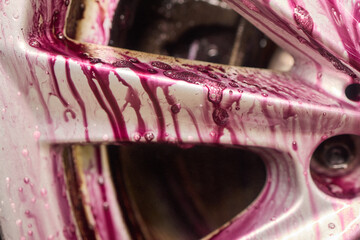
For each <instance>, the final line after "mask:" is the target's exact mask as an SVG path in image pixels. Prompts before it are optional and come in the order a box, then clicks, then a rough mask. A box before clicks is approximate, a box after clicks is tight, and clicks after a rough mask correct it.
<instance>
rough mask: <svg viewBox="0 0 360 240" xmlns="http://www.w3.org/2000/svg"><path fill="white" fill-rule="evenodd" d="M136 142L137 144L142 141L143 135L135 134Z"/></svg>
mask: <svg viewBox="0 0 360 240" xmlns="http://www.w3.org/2000/svg"><path fill="white" fill-rule="evenodd" d="M134 140H135V141H136V142H138V141H140V140H141V135H140V134H139V133H135V134H134Z"/></svg>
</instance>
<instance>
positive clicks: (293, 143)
mask: <svg viewBox="0 0 360 240" xmlns="http://www.w3.org/2000/svg"><path fill="white" fill-rule="evenodd" d="M292 148H293V149H294V151H297V150H298V146H297V142H296V141H293V142H292Z"/></svg>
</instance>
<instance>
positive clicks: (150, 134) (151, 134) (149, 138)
mask: <svg viewBox="0 0 360 240" xmlns="http://www.w3.org/2000/svg"><path fill="white" fill-rule="evenodd" d="M154 138H155V135H154V134H153V133H152V132H148V133H145V140H146V141H147V142H151V141H152V140H153V139H154Z"/></svg>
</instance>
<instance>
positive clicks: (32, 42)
mask: <svg viewBox="0 0 360 240" xmlns="http://www.w3.org/2000/svg"><path fill="white" fill-rule="evenodd" d="M29 45H30V46H31V47H34V48H38V47H40V43H39V42H38V41H37V40H36V39H30V40H29Z"/></svg>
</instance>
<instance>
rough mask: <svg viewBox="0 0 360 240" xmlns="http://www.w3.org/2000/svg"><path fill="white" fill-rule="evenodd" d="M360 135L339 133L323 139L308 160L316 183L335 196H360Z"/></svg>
mask: <svg viewBox="0 0 360 240" xmlns="http://www.w3.org/2000/svg"><path fill="white" fill-rule="evenodd" d="M359 149H360V137H359V136H355V135H339V136H335V137H332V138H329V139H327V140H326V141H324V142H322V143H321V144H320V145H319V146H318V147H317V148H316V150H315V151H314V154H313V156H312V158H311V161H310V172H311V176H312V178H313V180H314V182H315V184H316V185H317V187H318V188H319V189H320V190H322V191H323V192H325V193H326V194H328V195H330V196H333V197H338V198H347V199H349V198H354V197H357V196H360V187H358V186H360V185H359V184H360V161H359V160H360V159H359V154H360V152H359Z"/></svg>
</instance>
